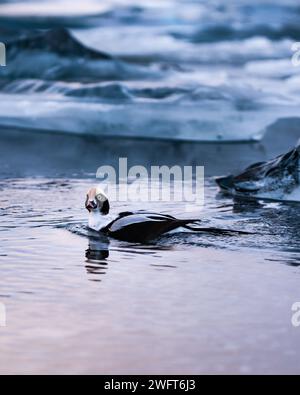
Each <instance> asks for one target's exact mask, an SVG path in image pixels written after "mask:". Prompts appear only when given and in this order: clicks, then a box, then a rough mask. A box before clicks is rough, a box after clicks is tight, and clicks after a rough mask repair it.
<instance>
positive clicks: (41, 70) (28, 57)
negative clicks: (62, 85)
mask: <svg viewBox="0 0 300 395" xmlns="http://www.w3.org/2000/svg"><path fill="white" fill-rule="evenodd" d="M7 57H8V58H9V65H8V66H7V67H5V68H1V70H0V77H1V76H2V77H4V78H10V79H16V78H39V79H41V78H42V79H45V80H62V81H86V82H88V81H95V80H96V81H99V80H100V81H101V80H102V81H103V80H104V81H106V80H125V79H126V80H128V79H139V78H140V79H141V78H142V79H145V78H149V76H155V75H156V76H157V75H158V74H159V73H155V72H153V71H150V70H148V69H147V68H145V67H141V66H139V65H134V64H126V63H125V62H122V61H120V60H119V59H117V58H116V57H113V56H111V55H109V54H107V53H105V52H101V51H98V50H94V49H90V48H88V47H86V46H85V45H83V44H82V43H80V42H79V41H78V40H77V39H76V38H74V36H73V35H72V34H71V33H70V32H69V31H68V30H67V29H64V28H61V29H53V30H50V31H46V32H42V33H40V32H39V33H34V34H30V35H29V36H25V37H20V38H19V39H16V40H12V41H10V42H8V43H7Z"/></svg>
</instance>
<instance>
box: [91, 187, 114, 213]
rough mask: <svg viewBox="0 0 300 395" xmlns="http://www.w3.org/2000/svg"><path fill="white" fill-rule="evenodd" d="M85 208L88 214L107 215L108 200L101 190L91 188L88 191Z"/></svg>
mask: <svg viewBox="0 0 300 395" xmlns="http://www.w3.org/2000/svg"><path fill="white" fill-rule="evenodd" d="M85 208H86V209H87V210H88V211H89V212H90V213H101V214H102V215H107V214H108V213H109V209H110V206H109V200H108V197H107V196H106V194H105V193H104V191H103V190H102V189H101V188H99V187H97V188H91V189H90V190H89V191H88V193H87V197H86V201H85Z"/></svg>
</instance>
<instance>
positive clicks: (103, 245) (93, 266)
mask: <svg viewBox="0 0 300 395" xmlns="http://www.w3.org/2000/svg"><path fill="white" fill-rule="evenodd" d="M85 257H86V264H85V267H86V270H87V273H88V274H92V275H104V274H106V271H107V267H108V264H107V262H106V259H107V258H108V257H109V240H108V238H107V237H106V236H101V237H100V238H99V235H98V238H97V239H95V238H94V237H90V238H89V248H88V249H87V250H86V252H85ZM91 281H101V279H99V278H98V279H92V280H91Z"/></svg>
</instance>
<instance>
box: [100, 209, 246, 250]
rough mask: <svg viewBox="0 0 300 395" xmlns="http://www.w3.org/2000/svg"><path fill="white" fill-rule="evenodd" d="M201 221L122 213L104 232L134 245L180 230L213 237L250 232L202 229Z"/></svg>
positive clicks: (145, 213)
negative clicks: (183, 229) (209, 234)
mask: <svg viewBox="0 0 300 395" xmlns="http://www.w3.org/2000/svg"><path fill="white" fill-rule="evenodd" d="M200 222H201V221H200V220H199V219H177V218H175V217H173V216H171V215H166V214H157V213H149V212H145V211H139V212H137V213H130V212H126V213H121V214H120V215H119V217H118V218H116V219H115V220H114V221H112V222H111V223H110V224H108V225H107V226H106V227H105V228H104V229H102V231H103V232H104V233H105V234H107V235H108V236H110V237H113V238H115V239H118V240H123V241H129V242H133V243H144V242H148V241H150V240H154V239H156V238H158V237H159V236H161V235H163V234H165V233H168V232H170V231H172V230H175V229H178V228H185V229H188V230H190V231H192V232H201V233H211V234H213V235H233V234H240V235H242V234H249V233H248V232H242V231H236V230H230V229H220V228H202V227H199V226H198V224H199V223H200Z"/></svg>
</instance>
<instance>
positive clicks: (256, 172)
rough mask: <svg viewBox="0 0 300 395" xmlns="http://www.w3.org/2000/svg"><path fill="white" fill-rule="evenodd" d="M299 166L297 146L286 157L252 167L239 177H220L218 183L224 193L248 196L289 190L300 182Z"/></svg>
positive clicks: (298, 148) (299, 152) (299, 156)
mask: <svg viewBox="0 0 300 395" xmlns="http://www.w3.org/2000/svg"><path fill="white" fill-rule="evenodd" d="M299 164H300V145H297V146H296V147H295V148H294V149H293V150H291V151H289V152H288V153H286V154H284V155H280V156H278V157H276V158H275V159H273V160H270V161H268V162H259V163H256V164H254V165H251V166H249V167H248V168H247V169H246V170H245V171H243V172H242V173H240V174H238V175H229V176H227V177H219V178H217V179H216V182H217V184H218V185H219V187H220V188H221V190H222V191H226V192H231V193H235V192H237V193H241V194H243V193H245V194H248V195H251V194H253V193H254V194H256V193H258V192H265V191H272V190H276V189H279V188H283V187H284V188H287V189H288V188H291V187H292V186H293V185H298V184H299V182H300V180H299Z"/></svg>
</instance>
